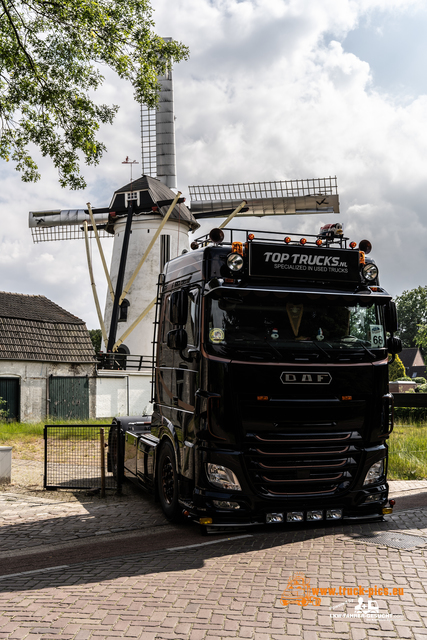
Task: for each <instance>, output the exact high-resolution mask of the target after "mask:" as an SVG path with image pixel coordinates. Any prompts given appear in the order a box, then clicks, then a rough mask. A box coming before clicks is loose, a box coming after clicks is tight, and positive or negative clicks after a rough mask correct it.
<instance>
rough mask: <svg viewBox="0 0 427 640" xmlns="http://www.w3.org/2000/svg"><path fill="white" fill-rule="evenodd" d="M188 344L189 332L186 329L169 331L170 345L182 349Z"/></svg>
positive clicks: (170, 347)
mask: <svg viewBox="0 0 427 640" xmlns="http://www.w3.org/2000/svg"><path fill="white" fill-rule="evenodd" d="M186 346H187V332H186V331H185V329H173V330H172V331H169V332H168V347H169V349H176V350H177V351H182V350H183V349H185V348H186Z"/></svg>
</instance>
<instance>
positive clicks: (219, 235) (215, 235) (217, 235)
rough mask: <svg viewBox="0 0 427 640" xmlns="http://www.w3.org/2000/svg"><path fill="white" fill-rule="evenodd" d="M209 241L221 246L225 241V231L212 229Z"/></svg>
mask: <svg viewBox="0 0 427 640" xmlns="http://www.w3.org/2000/svg"><path fill="white" fill-rule="evenodd" d="M209 239H210V240H211V242H213V243H214V244H220V242H222V241H223V240H224V231H223V230H222V229H217V228H215V229H211V231H210V233H209Z"/></svg>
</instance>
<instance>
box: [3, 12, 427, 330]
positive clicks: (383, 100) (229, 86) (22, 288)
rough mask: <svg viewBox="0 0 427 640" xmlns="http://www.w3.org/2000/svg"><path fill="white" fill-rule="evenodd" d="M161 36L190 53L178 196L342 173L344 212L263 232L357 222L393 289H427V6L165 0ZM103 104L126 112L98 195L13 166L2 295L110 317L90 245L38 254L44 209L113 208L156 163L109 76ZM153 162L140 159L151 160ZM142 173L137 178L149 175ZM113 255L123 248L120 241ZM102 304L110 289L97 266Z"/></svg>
mask: <svg viewBox="0 0 427 640" xmlns="http://www.w3.org/2000/svg"><path fill="white" fill-rule="evenodd" d="M152 5H153V8H154V10H155V13H154V18H155V21H156V30H157V33H158V34H159V35H161V36H172V37H174V38H175V39H177V40H181V41H182V42H184V43H185V44H187V45H188V46H189V47H190V55H191V57H190V59H189V60H188V61H187V62H182V63H180V64H179V65H177V66H176V67H175V69H174V85H175V115H176V136H177V170H178V186H179V189H180V190H181V191H183V192H184V194H186V192H187V186H188V185H197V184H215V183H228V182H246V181H259V180H282V179H283V180H286V179H294V178H313V177H325V176H330V175H332V176H334V175H336V176H337V178H338V190H339V194H340V202H341V214H340V216H336V215H334V216H333V215H329V216H324V217H320V216H310V217H309V216H304V217H303V218H302V217H295V216H292V217H288V218H280V219H277V218H276V219H274V221H273V220H272V219H264V222H263V221H262V220H261V221H259V220H256V221H254V222H251V223H250V224H251V226H252V227H254V228H262V226H265V224H267V225H269V226H270V225H272V224H274V225H276V226H275V227H274V228H277V225H278V224H280V226H281V228H282V229H283V230H285V231H287V232H291V231H304V232H305V233H316V232H317V230H318V228H319V226H320V225H321V224H324V223H326V222H331V221H334V222H336V221H338V220H339V221H341V222H342V223H343V224H344V229H345V233H346V235H349V236H351V238H352V239H354V240H356V241H359V240H360V239H362V238H364V237H367V238H368V239H370V240H371V242H372V244H373V247H374V248H373V253H372V255H373V257H374V258H375V259H376V260H377V263H378V265H379V268H380V274H381V281H382V285H383V286H384V287H385V288H387V289H388V290H389V291H390V293H392V294H393V295H395V296H396V295H399V294H400V293H401V292H402V291H403V290H405V289H412V288H414V287H417V286H418V285H425V284H427V277H426V276H425V275H424V274H425V273H427V252H426V250H425V245H424V242H427V213H426V212H425V210H424V207H425V197H424V196H425V193H426V190H427V171H426V169H427V74H426V72H425V68H424V67H425V64H424V61H425V60H426V59H427V41H426V38H425V33H426V32H427V8H426V4H425V2H418V1H415V0H174V1H173V2H171V1H170V0H153V2H152ZM105 76H106V83H105V86H104V88H103V90H102V91H101V92H99V100H100V101H101V100H102V101H107V100H108V101H111V102H114V103H116V104H120V105H121V109H120V112H119V115H118V117H117V118H116V120H115V123H114V125H113V126H108V127H107V126H106V127H104V128H103V129H102V134H103V137H104V141H105V143H106V145H107V147H108V153H107V154H106V155H105V157H104V159H103V160H102V162H101V164H100V165H98V167H96V168H90V169H87V170H86V172H85V175H86V177H87V180H88V187H87V189H86V190H85V191H83V192H71V191H67V190H63V189H61V188H60V187H59V186H58V183H57V175H56V172H55V170H54V169H53V167H52V166H51V163H50V161H49V160H48V159H42V160H41V161H40V167H41V170H42V174H43V178H42V180H41V181H40V182H39V183H37V184H25V183H22V182H21V181H20V178H19V175H18V174H17V172H16V171H15V170H14V168H13V166H9V164H6V163H3V164H2V165H1V172H0V182H1V185H0V201H1V214H0V215H1V226H0V268H1V271H0V273H1V284H0V289H1V290H4V291H15V292H19V293H28V294H42V295H45V296H47V297H48V298H50V299H51V300H53V301H54V302H56V303H57V304H59V305H61V306H63V307H64V308H66V309H67V310H69V311H70V312H71V313H74V314H75V315H77V316H79V317H81V318H83V319H84V320H85V321H86V323H87V325H88V327H89V328H97V327H98V321H97V317H96V312H95V308H94V304H93V300H92V293H91V288H90V282H89V276H88V272H87V265H86V257H85V249H84V242H83V241H69V242H61V243H59V242H57V243H52V242H51V243H43V244H33V242H32V239H31V234H30V231H29V229H28V212H29V211H30V210H33V211H37V210H43V209H57V208H58V209H61V208H62V209H66V208H79V207H84V206H85V204H86V202H91V203H92V205H93V206H105V205H107V204H108V203H109V201H110V199H111V196H112V194H113V192H114V191H115V189H117V188H118V187H120V186H122V185H124V184H126V183H127V182H128V181H129V177H130V175H129V168H128V167H127V166H126V165H122V161H123V160H124V159H125V157H126V156H129V157H130V158H131V159H135V160H138V161H140V153H141V152H140V124H139V122H140V118H139V107H138V105H136V104H135V103H134V102H133V100H132V90H131V88H130V87H129V86H127V85H126V84H124V83H121V82H119V81H118V80H117V79H116V78H115V77H114V76H113V75H112V74H109V73H106V74H105ZM139 166H140V165H139ZM134 176H135V173H134ZM104 246H105V247H106V252H107V253H108V252H109V251H110V250H111V246H112V242H111V241H108V240H107V241H104ZM94 256H95V263H96V280H97V285H98V291H99V295H100V298H101V300H105V294H106V287H105V284H104V277H103V274H102V270H101V265H100V263H99V261H97V258H96V249H95V247H94Z"/></svg>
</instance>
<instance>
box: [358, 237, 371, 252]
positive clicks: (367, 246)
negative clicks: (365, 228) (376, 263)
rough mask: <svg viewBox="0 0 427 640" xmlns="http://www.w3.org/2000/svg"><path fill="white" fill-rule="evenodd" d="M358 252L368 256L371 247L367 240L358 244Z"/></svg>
mask: <svg viewBox="0 0 427 640" xmlns="http://www.w3.org/2000/svg"><path fill="white" fill-rule="evenodd" d="M359 250H360V251H363V252H364V253H366V254H368V253H371V251H372V245H371V243H370V242H369V240H361V241H360V242H359Z"/></svg>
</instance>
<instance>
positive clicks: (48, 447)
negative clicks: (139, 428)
mask: <svg viewBox="0 0 427 640" xmlns="http://www.w3.org/2000/svg"><path fill="white" fill-rule="evenodd" d="M110 428H111V427H110V425H99V424H97V425H93V424H86V425H82V424H78V425H46V426H45V428H44V452H45V455H44V487H45V489H101V491H103V490H104V488H106V489H115V488H116V486H117V483H116V480H115V479H114V477H113V474H112V473H111V472H108V471H107V455H106V447H105V444H107V443H108V433H109V430H110ZM101 429H102V430H103V432H104V433H103V435H102V432H101ZM102 445H104V446H102Z"/></svg>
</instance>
